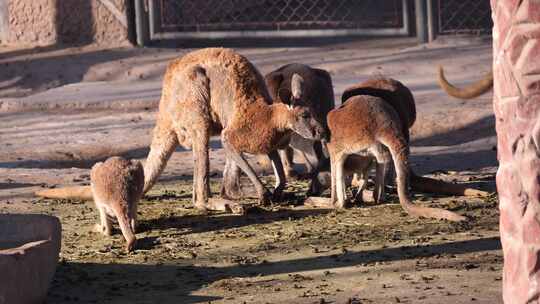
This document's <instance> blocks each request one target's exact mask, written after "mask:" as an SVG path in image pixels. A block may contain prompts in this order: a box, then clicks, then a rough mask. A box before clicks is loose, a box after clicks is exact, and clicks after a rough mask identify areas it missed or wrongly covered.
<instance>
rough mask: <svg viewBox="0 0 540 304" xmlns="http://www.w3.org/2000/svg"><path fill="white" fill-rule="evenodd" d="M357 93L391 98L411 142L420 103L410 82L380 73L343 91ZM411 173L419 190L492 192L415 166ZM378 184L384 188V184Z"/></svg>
mask: <svg viewBox="0 0 540 304" xmlns="http://www.w3.org/2000/svg"><path fill="white" fill-rule="evenodd" d="M354 95H371V96H377V97H381V98H382V99H384V101H386V102H388V103H389V104H390V105H391V106H392V107H393V108H394V110H395V111H396V112H397V114H398V115H399V118H400V120H401V126H402V132H403V134H404V135H405V139H406V140H407V143H408V142H409V128H411V127H412V126H413V124H414V122H415V121H416V106H415V101H414V97H413V95H412V93H411V91H410V90H409V89H408V88H407V87H406V86H404V85H403V84H402V83H401V82H399V81H397V80H395V79H392V78H384V77H378V78H373V79H368V80H366V81H364V82H362V83H360V84H357V85H353V86H351V87H349V88H347V89H346V90H345V92H344V93H343V95H342V101H343V102H345V101H346V100H347V99H348V98H350V97H352V96H354ZM348 170H349V171H355V169H354V168H349V169H348ZM356 171H358V170H356ZM379 174H381V173H379ZM384 174H385V173H384ZM410 174H411V187H412V188H413V189H415V190H418V191H424V192H433V193H439V194H450V195H470V196H487V195H488V193H487V192H485V191H481V190H476V189H471V188H467V187H465V186H463V185H456V184H451V183H446V182H444V181H439V180H436V179H432V178H428V177H422V176H418V175H417V174H416V173H414V171H412V169H411V172H410ZM378 186H379V187H383V188H384V185H378Z"/></svg>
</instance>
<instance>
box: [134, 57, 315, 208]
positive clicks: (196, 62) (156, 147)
mask: <svg viewBox="0 0 540 304" xmlns="http://www.w3.org/2000/svg"><path fill="white" fill-rule="evenodd" d="M298 77H300V76H298ZM292 132H296V133H298V134H300V135H301V136H303V137H306V138H310V139H314V140H318V139H320V138H322V137H323V136H324V135H325V130H324V127H323V126H322V125H321V124H320V123H318V122H317V121H316V119H315V118H314V116H313V115H312V111H311V109H310V108H309V107H306V106H302V105H293V106H290V105H285V104H282V103H275V104H272V100H271V98H270V95H269V94H268V91H267V88H266V86H265V84H264V80H263V77H262V76H261V74H260V73H259V72H258V70H257V69H256V68H255V67H254V66H253V65H252V64H251V63H250V62H249V61H248V60H247V59H246V58H245V57H243V56H241V55H240V54H238V53H236V52H234V51H233V50H230V49H223V48H207V49H201V50H197V51H194V52H191V53H188V54H186V55H184V56H183V57H181V58H179V59H176V60H174V61H172V62H171V63H170V64H169V66H168V67H167V71H166V72H165V76H164V79H163V91H162V95H161V101H160V104H159V112H158V117H157V122H156V127H155V128H154V136H153V139H152V144H151V146H150V153H149V155H148V157H147V160H146V162H145V164H144V173H145V185H144V192H147V191H148V190H149V189H150V188H151V187H152V186H153V185H154V183H155V182H156V181H157V178H158V176H159V175H160V174H161V172H162V171H163V169H164V168H165V165H166V163H167V160H168V159H169V157H170V156H171V154H172V153H173V151H174V149H175V148H176V146H177V145H178V144H180V145H182V146H184V147H191V148H192V149H193V158H194V162H195V168H194V173H193V202H194V204H195V206H196V207H197V208H199V209H203V210H207V209H217V210H223V205H224V204H230V205H235V206H236V205H237V204H234V203H233V202H228V201H225V202H224V200H216V199H210V200H209V197H210V184H209V165H210V164H209V155H208V154H209V153H208V144H209V140H210V136H212V135H218V134H220V135H221V140H222V144H223V147H224V149H225V152H226V155H227V163H228V164H229V165H230V164H234V165H237V166H238V167H240V168H241V169H242V171H244V172H245V173H246V175H247V176H248V177H249V178H250V180H251V182H252V183H253V184H254V185H255V189H256V191H257V194H258V199H259V201H260V202H265V201H267V200H268V199H269V198H270V192H269V191H268V190H267V189H266V188H265V187H264V186H263V184H262V183H261V181H260V180H259V178H258V177H257V175H256V174H255V172H254V170H253V169H252V167H251V166H250V165H249V163H248V162H247V161H246V159H245V158H244V156H243V153H251V154H266V155H268V156H269V157H270V159H271V160H272V164H273V166H274V169H275V173H276V175H277V176H278V178H277V181H276V187H275V190H274V196H276V197H277V196H279V195H280V193H281V191H282V189H283V188H284V186H285V174H284V172H283V167H282V165H281V160H280V158H279V154H278V152H277V148H278V147H280V146H282V145H283V142H286V141H287V140H288V138H289V136H290V134H291V133H292ZM226 169H227V168H226Z"/></svg>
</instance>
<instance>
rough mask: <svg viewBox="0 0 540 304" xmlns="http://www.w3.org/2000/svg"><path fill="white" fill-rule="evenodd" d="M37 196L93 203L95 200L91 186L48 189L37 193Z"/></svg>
mask: <svg viewBox="0 0 540 304" xmlns="http://www.w3.org/2000/svg"><path fill="white" fill-rule="evenodd" d="M35 194H36V195H37V196H40V197H45V198H70V199H81V200H88V201H91V200H92V199H93V196H92V189H91V187H90V186H74V187H65V188H58V189H47V190H41V191H37V192H36V193H35Z"/></svg>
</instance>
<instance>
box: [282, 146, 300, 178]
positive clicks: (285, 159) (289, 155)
mask: <svg viewBox="0 0 540 304" xmlns="http://www.w3.org/2000/svg"><path fill="white" fill-rule="evenodd" d="M293 154H294V153H293V149H292V148H291V147H286V148H285V149H280V150H279V157H280V158H281V162H282V167H283V169H284V171H285V175H286V176H287V177H288V178H291V177H295V176H297V175H298V173H297V172H296V171H294V168H293V163H292V162H293Z"/></svg>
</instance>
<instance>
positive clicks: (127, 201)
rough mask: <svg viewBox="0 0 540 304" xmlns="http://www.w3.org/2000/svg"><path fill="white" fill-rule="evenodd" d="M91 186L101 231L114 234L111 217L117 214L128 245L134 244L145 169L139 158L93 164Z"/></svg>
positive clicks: (131, 248) (114, 158)
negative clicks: (136, 159)
mask: <svg viewBox="0 0 540 304" xmlns="http://www.w3.org/2000/svg"><path fill="white" fill-rule="evenodd" d="M90 176H91V189H92V193H93V195H94V203H95V204H96V207H97V209H98V211H99V217H100V223H99V224H96V227H97V229H98V231H99V232H101V233H103V234H104V235H111V219H112V218H116V219H117V220H118V225H119V226H120V230H121V231H122V235H124V238H125V239H126V242H127V244H126V248H127V250H128V251H131V250H133V248H134V246H135V241H136V238H135V235H134V233H135V227H136V222H137V204H138V202H139V200H140V198H141V196H142V194H143V187H144V171H143V167H142V165H141V163H140V162H138V161H133V160H132V161H128V160H126V159H124V158H121V157H111V158H109V159H107V160H106V161H105V162H102V163H101V162H100V163H97V164H95V165H94V166H93V167H92V171H91V173H90Z"/></svg>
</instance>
